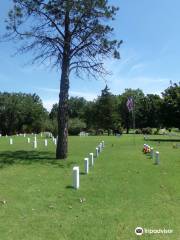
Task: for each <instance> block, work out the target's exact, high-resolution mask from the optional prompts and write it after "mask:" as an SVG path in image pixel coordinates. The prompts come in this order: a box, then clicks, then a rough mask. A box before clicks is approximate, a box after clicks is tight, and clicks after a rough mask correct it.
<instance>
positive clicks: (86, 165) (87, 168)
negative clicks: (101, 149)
mask: <svg viewBox="0 0 180 240" xmlns="http://www.w3.org/2000/svg"><path fill="white" fill-rule="evenodd" d="M84 172H85V174H88V172H89V158H85V159H84Z"/></svg>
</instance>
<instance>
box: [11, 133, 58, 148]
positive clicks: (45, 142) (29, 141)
mask: <svg viewBox="0 0 180 240" xmlns="http://www.w3.org/2000/svg"><path fill="white" fill-rule="evenodd" d="M52 140H53V142H54V144H55V145H56V144H57V138H54V137H53V138H52ZM27 142H28V143H31V139H30V138H29V137H28V138H27ZM9 144H10V145H13V139H12V138H10V139H9ZM47 145H48V140H47V139H45V140H44V146H45V147H47ZM33 147H34V148H35V149H36V148H37V137H36V136H35V137H34V141H33Z"/></svg>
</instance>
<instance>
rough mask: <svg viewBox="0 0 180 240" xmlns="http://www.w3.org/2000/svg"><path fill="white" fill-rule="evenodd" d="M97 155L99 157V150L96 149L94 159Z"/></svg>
mask: <svg viewBox="0 0 180 240" xmlns="http://www.w3.org/2000/svg"><path fill="white" fill-rule="evenodd" d="M98 155H99V148H98V147H97V148H96V157H98Z"/></svg>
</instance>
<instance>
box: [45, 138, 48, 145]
mask: <svg viewBox="0 0 180 240" xmlns="http://www.w3.org/2000/svg"><path fill="white" fill-rule="evenodd" d="M44 145H45V147H47V145H48V141H47V139H45V140H44Z"/></svg>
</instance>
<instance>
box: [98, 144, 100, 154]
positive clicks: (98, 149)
mask: <svg viewBox="0 0 180 240" xmlns="http://www.w3.org/2000/svg"><path fill="white" fill-rule="evenodd" d="M98 150H99V153H100V152H101V145H100V144H99V146H98Z"/></svg>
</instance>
